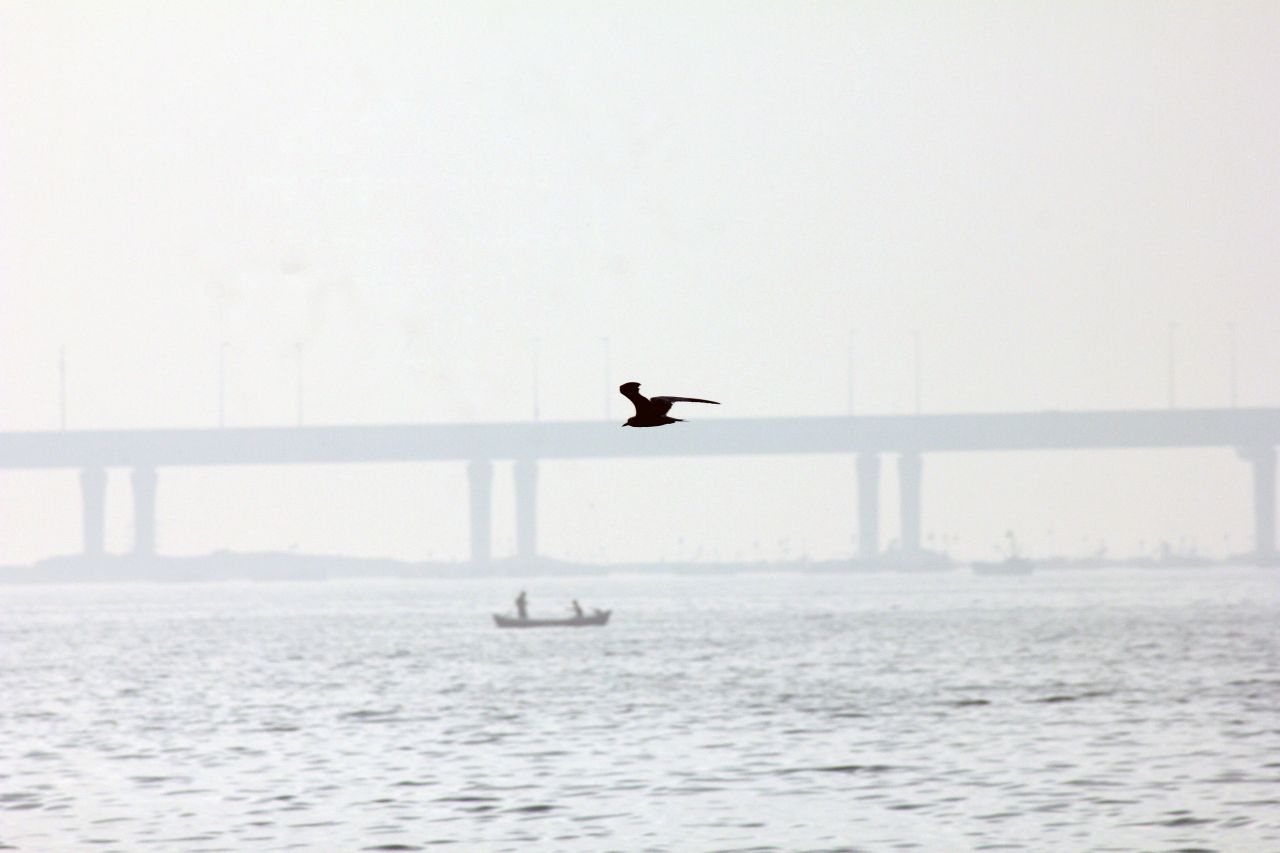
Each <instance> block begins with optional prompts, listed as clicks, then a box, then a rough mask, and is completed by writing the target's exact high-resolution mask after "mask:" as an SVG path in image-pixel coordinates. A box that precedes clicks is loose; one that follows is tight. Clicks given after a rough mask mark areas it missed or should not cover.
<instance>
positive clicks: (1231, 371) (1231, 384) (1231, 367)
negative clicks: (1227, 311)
mask: <svg viewBox="0 0 1280 853" xmlns="http://www.w3.org/2000/svg"><path fill="white" fill-rule="evenodd" d="M1227 381H1228V387H1227V391H1228V394H1227V398H1228V400H1229V401H1230V404H1231V408H1233V409H1234V408H1235V407H1236V324H1235V323H1228V324H1227Z"/></svg>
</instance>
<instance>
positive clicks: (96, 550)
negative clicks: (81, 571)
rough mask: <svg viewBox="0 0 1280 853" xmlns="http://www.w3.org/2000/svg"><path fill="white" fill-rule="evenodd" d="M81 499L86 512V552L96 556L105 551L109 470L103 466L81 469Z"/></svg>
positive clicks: (82, 528)
mask: <svg viewBox="0 0 1280 853" xmlns="http://www.w3.org/2000/svg"><path fill="white" fill-rule="evenodd" d="M80 499H81V503H82V506H83V508H84V512H83V514H82V522H81V530H82V531H83V532H84V553H85V555H86V556H90V557H96V556H98V555H100V554H101V553H102V552H103V541H104V536H103V531H104V530H105V528H106V517H107V511H106V507H107V472H106V470H104V469H102V468H81V469H80Z"/></svg>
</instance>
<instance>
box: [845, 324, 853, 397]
mask: <svg viewBox="0 0 1280 853" xmlns="http://www.w3.org/2000/svg"><path fill="white" fill-rule="evenodd" d="M853 338H854V332H852V331H850V332H849V345H848V352H846V353H845V392H846V393H847V394H848V409H849V414H851V415H852V414H853Z"/></svg>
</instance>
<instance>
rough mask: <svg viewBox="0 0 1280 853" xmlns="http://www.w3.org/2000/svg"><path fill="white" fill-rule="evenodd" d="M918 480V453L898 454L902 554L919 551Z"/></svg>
mask: <svg viewBox="0 0 1280 853" xmlns="http://www.w3.org/2000/svg"><path fill="white" fill-rule="evenodd" d="M920 481H921V464H920V454H919V453H918V452H917V451H915V450H906V451H903V452H902V453H900V454H898V502H899V503H898V505H899V507H900V510H901V513H900V515H901V518H900V524H901V525H902V540H901V541H902V551H903V553H904V554H918V553H919V552H920V515H921V510H920V506H921V501H920Z"/></svg>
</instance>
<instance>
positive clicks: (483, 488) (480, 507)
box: [467, 459, 493, 563]
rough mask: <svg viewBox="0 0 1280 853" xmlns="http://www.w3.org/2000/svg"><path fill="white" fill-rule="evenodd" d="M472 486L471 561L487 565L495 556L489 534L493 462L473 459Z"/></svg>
mask: <svg viewBox="0 0 1280 853" xmlns="http://www.w3.org/2000/svg"><path fill="white" fill-rule="evenodd" d="M467 480H468V481H469V483H470V486H471V561H472V562H473V563H487V562H489V559H490V558H491V557H492V556H493V551H492V548H491V544H490V541H489V534H490V532H491V530H492V528H493V521H492V518H493V462H491V461H490V460H488V459H472V460H471V462H469V463H468V464H467Z"/></svg>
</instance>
